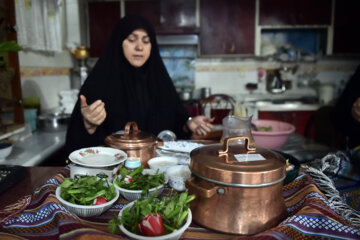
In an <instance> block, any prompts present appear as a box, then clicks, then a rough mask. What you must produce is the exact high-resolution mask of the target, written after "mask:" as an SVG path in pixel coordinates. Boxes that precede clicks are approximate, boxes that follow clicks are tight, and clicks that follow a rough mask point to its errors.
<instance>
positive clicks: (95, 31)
mask: <svg viewBox="0 0 360 240" xmlns="http://www.w3.org/2000/svg"><path fill="white" fill-rule="evenodd" d="M88 11H89V12H88V13H89V40H90V56H91V57H99V56H100V55H101V53H102V51H103V48H104V47H105V45H106V42H107V40H108V38H109V37H110V34H111V32H112V30H113V29H114V27H115V26H116V24H117V23H118V20H119V19H120V2H89V3H88Z"/></svg>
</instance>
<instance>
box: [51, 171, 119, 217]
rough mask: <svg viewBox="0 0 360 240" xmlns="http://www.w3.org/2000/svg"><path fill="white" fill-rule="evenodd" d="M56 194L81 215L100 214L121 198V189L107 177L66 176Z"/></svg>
mask: <svg viewBox="0 0 360 240" xmlns="http://www.w3.org/2000/svg"><path fill="white" fill-rule="evenodd" d="M55 195H56V197H57V199H58V200H59V201H60V203H61V204H62V205H63V206H64V207H65V208H66V209H68V210H69V211H71V212H74V213H75V214H76V215H78V216H79V217H93V216H99V215H101V214H102V213H103V212H105V211H106V210H108V209H109V208H110V207H111V206H112V205H113V204H114V203H115V201H116V200H117V199H118V198H119V195H120V193H119V190H117V189H116V188H115V187H114V185H112V184H109V182H108V181H107V180H106V179H105V178H98V177H97V176H84V177H79V178H65V180H64V182H62V183H61V184H60V185H59V186H58V187H57V188H56V192H55Z"/></svg>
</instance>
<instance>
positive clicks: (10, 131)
mask: <svg viewBox="0 0 360 240" xmlns="http://www.w3.org/2000/svg"><path fill="white" fill-rule="evenodd" d="M24 130H25V126H24V124H12V125H8V126H5V130H4V129H2V128H1V129H0V141H1V140H3V139H6V138H8V137H11V136H13V135H15V134H18V133H21V132H22V131H24Z"/></svg>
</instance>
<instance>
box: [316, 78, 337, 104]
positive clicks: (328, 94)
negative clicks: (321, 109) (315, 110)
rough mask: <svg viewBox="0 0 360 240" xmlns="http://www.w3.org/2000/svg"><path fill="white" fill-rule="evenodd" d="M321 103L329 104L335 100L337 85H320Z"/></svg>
mask: <svg viewBox="0 0 360 240" xmlns="http://www.w3.org/2000/svg"><path fill="white" fill-rule="evenodd" d="M318 95H319V102H320V103H321V104H324V105H326V104H329V103H331V101H333V100H334V95H335V85H334V84H332V83H320V84H319V86H318Z"/></svg>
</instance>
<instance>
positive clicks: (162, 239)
mask: <svg viewBox="0 0 360 240" xmlns="http://www.w3.org/2000/svg"><path fill="white" fill-rule="evenodd" d="M134 203H135V202H131V203H129V204H128V205H126V206H125V207H124V208H123V209H121V211H120V213H119V218H120V219H121V216H122V213H123V211H124V209H126V208H131V207H132V206H133V205H134ZM191 221H192V214H191V210H190V209H189V213H188V215H187V218H186V221H185V223H184V225H183V226H182V227H181V228H179V229H177V230H175V231H173V232H171V233H169V234H165V235H161V236H154V237H149V236H142V235H138V234H135V233H132V232H130V231H129V230H127V229H126V228H125V227H124V225H120V226H119V228H120V230H121V231H122V232H123V233H124V234H125V235H126V236H128V237H129V238H130V239H137V240H177V239H180V237H181V235H183V233H184V232H185V230H186V229H187V228H188V227H189V226H190V224H191Z"/></svg>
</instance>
